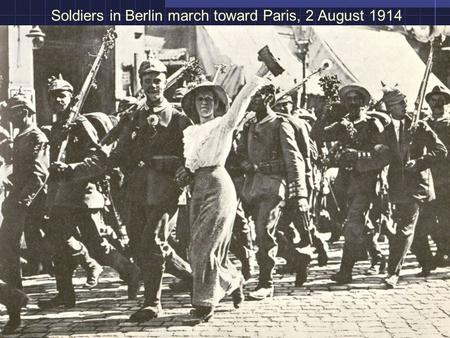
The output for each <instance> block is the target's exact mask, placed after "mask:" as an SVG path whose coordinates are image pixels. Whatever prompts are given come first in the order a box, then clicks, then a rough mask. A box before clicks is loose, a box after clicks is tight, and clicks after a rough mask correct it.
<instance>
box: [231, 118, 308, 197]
mask: <svg viewBox="0 0 450 338" xmlns="http://www.w3.org/2000/svg"><path fill="white" fill-rule="evenodd" d="M239 156H240V158H241V160H242V161H243V163H244V166H246V165H245V162H248V163H250V164H251V166H252V167H253V168H255V170H254V171H252V172H249V173H247V175H246V178H245V183H244V188H243V191H242V195H243V198H244V200H245V201H246V202H247V203H252V202H257V201H258V199H264V198H273V197H274V196H279V197H280V198H281V199H282V200H283V199H285V198H286V197H288V198H295V197H304V198H307V197H308V188H307V184H306V172H305V170H306V164H305V159H304V158H303V156H302V154H301V152H300V151H299V148H298V146H297V141H296V137H295V130H294V128H293V126H292V124H291V123H290V122H289V121H288V120H287V119H285V118H283V117H280V116H277V115H276V114H275V113H273V112H270V113H269V115H268V116H267V117H266V118H264V119H263V120H262V121H259V122H258V121H257V120H256V119H253V120H251V121H250V122H248V123H247V125H246V126H245V127H244V131H243V135H242V143H241V144H240V145H239ZM286 186H288V194H286V190H287V189H286ZM286 195H288V196H286Z"/></svg>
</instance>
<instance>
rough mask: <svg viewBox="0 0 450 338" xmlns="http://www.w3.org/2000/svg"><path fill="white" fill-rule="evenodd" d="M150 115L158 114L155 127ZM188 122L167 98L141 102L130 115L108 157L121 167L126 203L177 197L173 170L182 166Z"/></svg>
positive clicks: (159, 202) (165, 201) (113, 164)
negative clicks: (150, 104)
mask: <svg viewBox="0 0 450 338" xmlns="http://www.w3.org/2000/svg"><path fill="white" fill-rule="evenodd" d="M150 116H154V117H157V121H155V122H157V124H156V125H155V126H154V127H150V126H149V123H148V118H149V117H150ZM191 124H192V122H191V120H190V119H189V118H188V117H187V116H186V115H185V114H184V113H182V112H180V111H178V110H176V109H175V108H173V106H172V105H171V104H169V103H168V102H167V101H163V102H162V103H161V104H160V105H159V106H157V107H148V106H147V105H143V106H141V107H139V108H138V110H137V111H136V112H135V113H134V114H133V118H132V120H131V121H130V123H129V124H128V126H126V127H125V128H124V130H123V132H122V135H121V136H120V138H119V140H118V144H117V147H116V149H115V150H114V151H113V153H112V154H111V157H110V160H109V162H110V166H119V167H121V168H122V169H123V172H124V174H125V178H126V185H127V187H126V189H127V200H128V201H129V202H134V203H141V204H144V205H161V204H165V203H167V202H169V201H170V202H173V201H176V200H177V199H178V196H179V195H180V192H181V190H180V189H179V188H178V187H177V185H176V183H175V171H176V170H177V169H178V168H179V167H180V166H183V165H184V159H183V130H184V129H185V128H186V127H187V126H189V125H191Z"/></svg>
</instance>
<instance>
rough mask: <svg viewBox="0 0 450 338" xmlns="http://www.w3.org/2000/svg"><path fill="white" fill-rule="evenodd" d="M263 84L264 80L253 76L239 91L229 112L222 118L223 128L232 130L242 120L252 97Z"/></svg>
mask: <svg viewBox="0 0 450 338" xmlns="http://www.w3.org/2000/svg"><path fill="white" fill-rule="evenodd" d="M263 83H264V79H263V78H261V77H258V76H253V77H252V79H251V80H250V81H249V82H247V83H246V84H245V85H244V87H243V88H242V89H241V90H240V92H239V94H238V95H237V96H236V98H235V99H234V101H233V104H232V105H231V108H230V110H228V112H227V113H226V114H225V115H224V116H223V118H224V120H223V123H224V127H225V128H227V129H234V128H236V126H237V125H238V124H239V122H240V121H241V120H242V119H243V118H244V115H245V112H246V110H247V107H248V105H249V103H250V100H251V98H252V96H253V95H254V94H255V93H256V92H257V90H258V88H259V87H260V85H262V84H263Z"/></svg>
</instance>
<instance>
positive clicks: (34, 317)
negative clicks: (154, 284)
mask: <svg viewBox="0 0 450 338" xmlns="http://www.w3.org/2000/svg"><path fill="white" fill-rule="evenodd" d="M382 247H383V250H384V252H385V253H387V245H386V244H383V245H382ZM341 248H342V242H339V243H337V244H333V245H332V247H331V250H330V252H331V255H330V261H329V264H328V265H327V266H326V267H318V266H317V263H316V261H315V260H314V261H313V264H312V267H311V269H310V274H309V278H308V282H307V283H306V284H305V285H304V286H303V287H301V288H296V287H294V279H295V276H294V275H289V274H287V275H279V274H277V275H276V284H275V295H274V297H273V298H270V299H266V300H264V301H260V302H255V301H246V302H245V303H244V305H243V306H242V307H241V308H240V309H238V310H234V308H233V305H232V302H231V299H230V298H229V297H228V298H226V299H225V300H224V301H223V302H222V303H221V306H220V307H219V308H218V309H217V311H216V314H215V316H214V317H213V318H212V319H211V320H210V321H209V322H208V323H203V324H200V325H197V326H185V325H184V324H183V318H187V316H188V313H189V311H190V309H191V307H190V296H189V295H188V294H184V293H179V292H174V291H172V290H170V289H169V288H168V284H169V283H171V282H173V281H174V280H175V279H174V277H172V276H170V275H166V276H165V278H164V290H163V298H162V303H163V307H164V309H165V312H164V315H163V316H162V317H160V318H158V319H154V320H152V321H149V322H146V323H142V324H136V323H131V322H128V321H127V320H128V318H129V316H130V314H131V313H133V312H134V311H135V310H137V309H138V308H139V303H140V302H141V301H142V299H141V298H140V297H141V296H140V297H139V298H138V300H137V301H129V300H127V298H126V286H125V285H124V284H123V283H121V281H120V280H119V278H118V275H117V274H116V273H115V272H114V271H112V270H111V269H109V268H105V271H104V272H103V274H102V276H101V281H100V284H99V286H98V287H96V288H94V289H92V290H86V289H83V287H82V285H83V283H84V277H83V274H82V271H77V274H76V278H75V283H76V286H77V297H78V301H77V305H76V307H75V308H73V309H70V310H67V311H63V309H57V310H51V311H50V310H49V311H41V310H39V309H38V307H37V305H36V302H37V300H38V299H42V298H49V297H51V296H53V295H55V294H56V290H55V282H54V279H53V278H52V277H50V276H48V275H39V276H33V277H27V278H25V281H24V285H25V291H26V292H27V294H28V295H29V297H30V299H31V301H30V304H29V306H28V309H27V310H26V311H24V312H23V326H22V328H21V330H20V331H19V333H18V334H16V335H11V336H8V337H14V336H15V337H33V338H37V337H67V336H73V337H377V338H380V337H423V338H429V337H442V336H445V337H447V336H450V318H449V315H450V268H438V269H437V270H435V271H433V273H432V275H431V276H430V277H428V278H418V277H415V274H417V273H418V272H420V269H419V268H418V265H417V262H416V260H415V258H414V257H413V256H411V255H409V256H408V257H407V260H406V263H405V269H404V271H403V273H402V278H401V280H400V282H399V285H398V287H397V288H395V289H393V290H388V289H386V287H385V286H384V284H383V283H382V277H383V275H374V276H373V275H372V276H367V275H365V274H364V272H365V269H367V267H368V266H369V263H368V262H360V263H358V264H357V265H356V267H355V278H354V281H353V283H352V284H349V285H343V286H338V285H335V284H334V283H333V282H332V281H330V280H329V277H330V276H331V274H333V273H335V272H336V271H337V270H338V267H339V259H340V254H341ZM255 286H256V279H255V278H253V279H251V280H250V282H249V283H248V284H247V285H246V288H245V291H246V293H248V292H249V291H251V290H253V289H254V288H255ZM6 320H7V316H6V312H5V309H4V307H1V308H0V325H1V326H3V325H4V324H5V322H6Z"/></svg>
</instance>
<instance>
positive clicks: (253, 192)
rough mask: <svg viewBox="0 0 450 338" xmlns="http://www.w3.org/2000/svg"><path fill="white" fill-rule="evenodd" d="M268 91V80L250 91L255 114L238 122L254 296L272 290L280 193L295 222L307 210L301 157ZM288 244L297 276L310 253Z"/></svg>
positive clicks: (292, 132) (271, 91)
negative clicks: (251, 228)
mask: <svg viewBox="0 0 450 338" xmlns="http://www.w3.org/2000/svg"><path fill="white" fill-rule="evenodd" d="M274 94H275V92H274V87H273V86H271V85H269V86H265V87H263V88H261V89H260V90H259V91H258V92H257V93H256V94H255V95H254V96H253V98H252V102H251V104H250V109H251V110H253V111H255V112H256V116H255V118H254V119H253V120H251V121H249V122H248V123H247V124H246V126H245V127H244V131H243V135H242V143H241V145H240V151H239V154H240V156H241V159H242V166H243V167H244V169H245V170H246V178H245V182H244V187H243V191H242V197H243V200H244V201H245V202H246V203H247V205H249V206H250V208H249V209H250V210H249V212H250V214H251V216H252V218H253V220H254V222H255V230H256V243H257V246H258V252H257V254H256V259H257V262H258V265H259V268H260V272H259V282H258V286H257V287H256V289H255V291H253V292H251V293H250V297H251V298H253V299H255V300H262V299H264V298H267V297H272V296H273V290H274V286H273V270H274V267H275V258H276V254H277V241H276V237H275V233H276V229H277V224H278V220H279V218H280V215H281V209H282V207H283V206H284V205H285V203H286V199H288V201H287V202H288V203H289V204H292V207H291V208H290V210H291V212H292V213H295V215H294V217H295V218H296V219H298V220H299V222H306V224H307V214H308V211H309V205H308V188H307V185H306V172H305V170H306V169H305V159H304V158H303V156H302V154H301V152H300V151H299V149H298V146H297V142H296V139H295V130H294V128H293V127H292V125H291V123H290V122H289V121H288V120H287V119H285V118H283V117H281V116H277V115H276V114H275V113H274V112H273V111H272V110H271V109H270V108H269V107H270V104H271V103H273V99H274ZM302 228H303V229H304V228H305V224H303V226H302ZM297 230H298V231H302V229H297ZM292 250H294V251H295V252H296V255H297V259H296V261H297V262H298V267H297V271H298V276H297V278H299V279H304V278H305V277H304V276H303V275H304V274H305V272H306V268H305V266H307V264H308V263H309V261H310V253H309V252H307V253H305V252H302V251H301V248H299V247H297V248H292Z"/></svg>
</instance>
